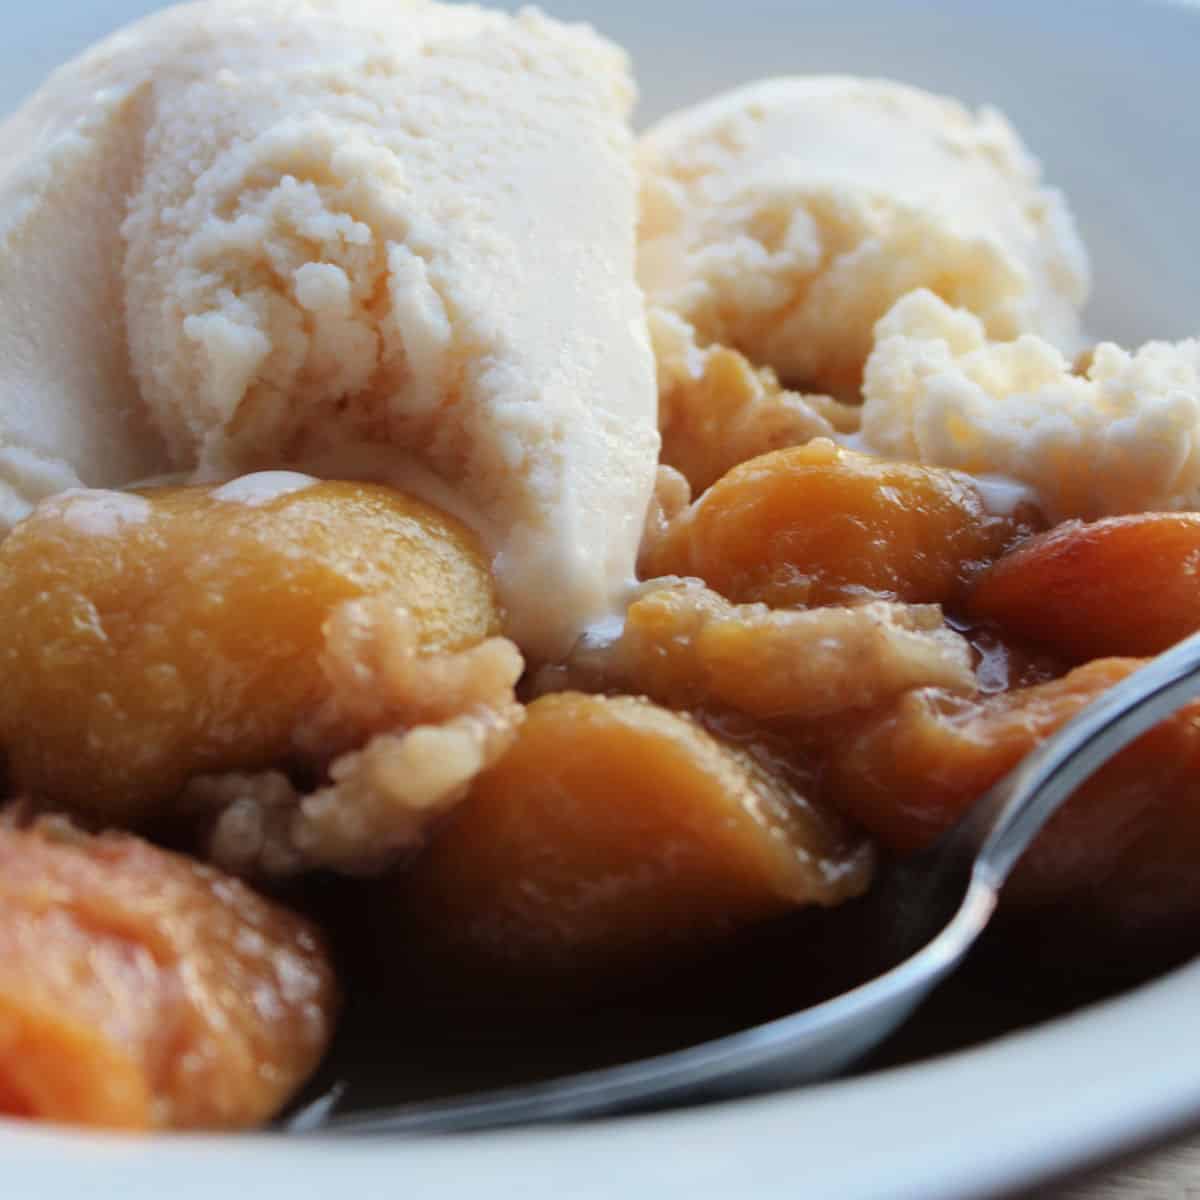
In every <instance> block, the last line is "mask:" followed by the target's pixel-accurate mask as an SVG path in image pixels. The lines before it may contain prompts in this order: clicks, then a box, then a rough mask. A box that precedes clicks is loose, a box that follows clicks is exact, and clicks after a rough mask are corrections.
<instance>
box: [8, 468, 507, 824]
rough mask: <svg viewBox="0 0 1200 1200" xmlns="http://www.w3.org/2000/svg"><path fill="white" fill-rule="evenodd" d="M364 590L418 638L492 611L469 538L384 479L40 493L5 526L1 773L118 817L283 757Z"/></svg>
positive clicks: (325, 690)
mask: <svg viewBox="0 0 1200 1200" xmlns="http://www.w3.org/2000/svg"><path fill="white" fill-rule="evenodd" d="M239 495H241V496H248V497H249V499H238V498H237V497H238V496H239ZM361 598H373V599H378V600H381V601H383V602H386V603H387V604H388V605H390V606H392V607H393V608H394V609H396V610H403V611H404V612H406V613H407V615H408V618H409V619H410V620H411V621H412V622H413V623H414V624H415V628H416V639H417V643H418V649H420V650H421V651H423V652H430V653H435V652H441V651H457V650H459V649H461V648H463V647H467V646H470V645H472V644H474V643H478V642H479V641H480V640H481V639H483V638H485V637H486V636H487V635H489V634H491V633H492V632H494V631H495V629H496V628H497V625H498V611H497V607H496V600H495V597H494V593H493V588H492V580H491V576H490V573H489V570H488V567H487V564H486V563H485V561H484V560H483V558H482V557H481V554H480V550H479V548H478V545H477V543H476V541H475V539H474V537H473V536H472V535H471V534H470V533H468V532H467V530H466V529H464V528H463V527H462V526H461V525H459V524H458V523H457V522H456V521H454V520H452V519H450V518H449V517H446V516H444V515H442V514H441V513H439V512H437V511H436V510H434V509H432V508H430V507H428V506H427V505H424V504H421V503H419V502H417V501H415V500H412V499H410V498H408V497H406V496H404V495H402V494H400V493H398V492H395V491H392V490H391V489H388V488H383V487H373V486H366V485H359V484H344V483H320V484H318V483H316V482H315V481H314V482H313V483H312V484H311V485H310V486H304V487H301V488H300V490H297V491H292V492H290V493H288V494H282V495H277V496H274V498H271V497H270V496H269V495H268V496H267V497H266V498H264V497H263V496H262V495H259V496H257V497H256V496H255V494H254V491H253V489H252V488H250V489H245V490H244V491H241V492H239V491H237V490H231V489H230V488H229V487H228V486H227V487H225V488H221V489H216V490H214V489H210V488H199V487H191V488H180V489H164V490H161V491H156V492H147V493H145V494H144V495H129V494H121V493H113V492H74V493H67V494H65V495H63V496H60V497H58V498H56V499H54V500H51V501H48V502H46V503H44V504H43V505H42V506H41V507H39V508H38V509H37V510H36V511H35V512H34V514H33V515H32V516H31V517H30V518H29V519H28V520H26V521H24V522H23V523H22V524H20V525H19V526H17V528H15V529H14V530H13V531H12V533H11V534H10V535H9V537H8V538H7V539H6V540H5V541H4V542H3V543H0V609H2V610H3V612H4V621H3V623H2V625H0V679H3V684H4V686H3V687H2V688H0V747H3V749H4V750H5V751H6V753H7V756H8V765H9V770H10V782H11V784H12V785H13V786H14V788H16V789H18V790H21V791H24V792H28V793H30V794H32V795H33V796H35V797H40V798H45V799H47V800H49V801H50V802H52V803H53V804H54V805H56V806H65V807H67V808H70V809H72V810H74V811H77V812H80V813H83V814H86V815H88V816H90V817H97V818H100V819H103V820H105V821H110V822H113V823H116V824H128V823H130V822H137V821H139V820H140V819H142V818H143V817H147V816H151V815H153V814H154V813H155V811H156V809H157V808H158V807H159V806H160V805H161V804H163V803H164V802H165V801H167V800H169V799H170V798H171V797H173V796H175V795H176V794H177V793H178V792H179V790H180V789H181V788H182V787H183V785H184V784H185V783H186V782H187V780H188V779H189V777H190V776H192V775H194V774H197V773H216V772H222V771H226V770H256V769H261V768H267V767H275V766H277V765H280V764H282V763H286V762H287V761H288V760H289V756H291V755H293V754H295V753H296V752H297V750H298V742H299V741H300V740H301V735H302V732H303V729H304V726H305V723H306V722H307V721H309V720H310V719H311V718H312V716H313V714H314V713H315V712H316V710H317V709H318V708H319V706H320V704H321V702H322V701H323V700H324V699H325V698H326V697H327V695H328V694H329V690H330V683H329V680H328V679H327V678H326V674H325V670H324V667H323V664H322V661H321V655H322V650H323V648H324V646H325V641H326V638H325V630H326V626H327V624H328V622H329V620H330V618H331V616H332V615H333V614H334V612H335V611H336V610H338V609H339V607H340V606H342V605H344V604H345V603H346V602H350V601H356V600H359V599H361Z"/></svg>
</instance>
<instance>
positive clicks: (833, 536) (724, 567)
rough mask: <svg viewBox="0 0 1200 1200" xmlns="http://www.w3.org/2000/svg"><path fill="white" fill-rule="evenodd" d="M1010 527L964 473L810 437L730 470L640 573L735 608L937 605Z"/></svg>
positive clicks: (1007, 538)
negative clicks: (705, 589)
mask: <svg viewBox="0 0 1200 1200" xmlns="http://www.w3.org/2000/svg"><path fill="white" fill-rule="evenodd" d="M1017 529H1018V525H1017V522H1016V521H1015V520H1013V519H1010V518H1004V517H996V516H992V515H991V514H989V512H988V511H987V509H986V507H985V506H984V502H983V498H982V496H981V494H980V492H979V490H978V488H977V487H976V486H975V485H974V484H973V483H972V481H971V480H970V479H968V478H967V477H966V476H964V475H960V474H957V473H956V472H953V471H946V470H940V469H938V468H934V467H919V466H914V465H912V464H909V463H896V462H884V461H881V460H878V459H874V458H870V457H868V456H867V455H863V454H857V453H855V452H853V451H850V450H846V449H843V448H842V447H839V446H836V445H835V444H834V443H833V442H831V441H827V440H825V439H819V440H817V441H814V442H810V443H809V444H808V445H807V446H797V447H793V448H792V449H789V450H780V451H777V452H775V453H773V454H766V455H763V456H762V457H761V458H756V459H752V460H751V461H750V462H746V463H743V464H742V465H741V466H739V467H736V468H735V469H734V470H732V471H730V472H729V474H728V475H726V476H725V477H724V478H723V479H721V480H720V481H719V482H718V483H715V484H714V485H713V486H712V487H711V488H710V489H709V490H708V491H707V492H706V493H705V494H704V495H703V496H701V497H700V499H699V500H697V501H696V503H695V504H694V505H692V507H691V508H690V509H689V510H687V512H685V513H684V514H683V516H682V517H680V518H679V519H678V520H677V521H676V522H675V523H674V524H673V525H672V527H671V528H670V529H669V530H668V531H667V533H666V534H665V536H664V537H662V538H661V539H660V540H659V542H658V544H657V546H656V548H655V551H654V553H653V554H652V555H650V557H649V560H648V561H647V563H646V564H645V565H646V567H647V568H648V572H647V573H648V574H651V575H688V576H699V578H701V579H703V580H704V581H705V583H707V584H708V585H709V587H711V588H713V589H715V590H716V591H718V592H720V593H721V594H722V595H723V596H726V597H727V598H728V599H730V600H734V601H738V602H740V603H745V602H752V601H763V602H764V603H767V604H770V605H772V606H775V607H785V606H792V605H810V606H816V605H822V604H845V603H853V602H855V601H857V600H860V599H862V598H863V596H864V595H876V596H885V597H889V598H894V599H898V600H903V601H907V602H910V603H945V602H948V601H952V600H954V599H956V598H957V597H958V596H959V595H960V593H961V591H962V589H963V585H964V581H965V580H967V579H968V578H969V577H970V576H971V575H972V574H973V573H974V572H975V571H977V570H978V569H979V567H980V566H981V565H982V564H984V563H987V562H989V561H990V560H992V559H994V558H995V557H996V556H997V555H999V554H1000V552H1001V551H1002V550H1003V549H1004V548H1005V546H1006V545H1007V544H1009V543H1010V542H1011V541H1012V540H1013V538H1014V537H1015V536H1016V534H1017Z"/></svg>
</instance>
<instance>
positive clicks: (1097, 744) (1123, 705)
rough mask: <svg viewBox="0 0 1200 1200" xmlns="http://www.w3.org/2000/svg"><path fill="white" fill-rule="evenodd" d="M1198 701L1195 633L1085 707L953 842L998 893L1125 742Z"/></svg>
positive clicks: (993, 794)
mask: <svg viewBox="0 0 1200 1200" xmlns="http://www.w3.org/2000/svg"><path fill="white" fill-rule="evenodd" d="M1197 697H1200V633H1195V634H1193V635H1192V636H1191V637H1189V638H1187V639H1185V640H1184V641H1182V642H1180V643H1179V644H1178V645H1176V646H1174V647H1172V648H1171V649H1170V650H1168V651H1166V653H1164V654H1160V655H1159V656H1158V657H1157V658H1155V659H1152V660H1151V661H1150V662H1148V663H1147V664H1146V665H1145V666H1144V667H1142V668H1141V669H1140V670H1138V671H1135V672H1134V673H1133V674H1132V675H1130V676H1129V677H1128V678H1127V679H1123V680H1122V681H1121V682H1120V683H1119V684H1117V685H1116V687H1114V688H1111V689H1110V690H1109V691H1107V692H1105V694H1104V695H1103V696H1101V697H1100V699H1099V700H1096V701H1095V702H1094V703H1092V704H1090V705H1088V707H1087V708H1085V709H1084V710H1083V711H1082V712H1080V713H1079V714H1077V715H1076V716H1075V717H1074V718H1073V719H1072V720H1071V721H1069V722H1068V723H1067V724H1066V725H1064V726H1063V728H1062V729H1061V730H1059V732H1058V733H1057V734H1056V735H1055V736H1054V737H1052V738H1050V739H1049V740H1048V741H1047V742H1045V743H1044V744H1043V745H1042V746H1041V747H1040V748H1039V749H1037V750H1035V751H1034V752H1033V753H1032V754H1030V755H1029V756H1028V757H1027V758H1026V759H1025V760H1024V762H1022V763H1021V765H1020V766H1019V767H1018V768H1017V769H1016V770H1015V771H1013V772H1012V774H1010V775H1009V776H1007V777H1006V778H1005V779H1003V780H1001V782H1000V783H998V784H997V785H996V786H995V787H994V788H992V790H991V791H990V792H988V793H987V794H986V795H985V796H983V797H982V799H980V800H979V801H978V802H977V803H976V804H975V805H974V806H973V808H972V809H971V811H970V813H969V814H968V815H967V817H966V818H965V819H964V821H963V823H962V824H961V825H960V826H959V827H958V829H957V830H956V831H955V833H954V834H953V835H952V837H953V840H954V842H955V843H957V845H956V847H955V848H956V849H957V850H958V851H960V852H961V853H963V854H965V855H968V856H970V857H973V858H975V860H976V865H975V873H976V876H977V877H982V878H983V879H984V880H985V881H986V882H988V883H989V884H991V885H992V886H994V887H996V888H999V887H1000V885H1001V884H1003V883H1004V881H1005V880H1006V879H1007V878H1008V876H1009V873H1010V872H1011V871H1012V869H1013V867H1014V866H1015V865H1016V863H1017V860H1018V859H1019V858H1020V857H1021V855H1022V854H1024V853H1025V851H1026V850H1027V849H1028V847H1029V844H1030V843H1031V842H1032V841H1033V839H1034V838H1035V837H1036V836H1037V835H1038V833H1039V832H1040V831H1041V829H1042V827H1043V826H1044V825H1045V824H1046V822H1047V821H1049V820H1050V818H1051V817H1052V816H1053V815H1054V814H1055V813H1056V812H1057V811H1058V810H1059V808H1061V807H1062V805H1063V803H1064V802H1065V801H1066V800H1067V799H1068V797H1070V796H1071V795H1072V793H1074V792H1075V791H1076V790H1077V789H1078V788H1079V787H1080V785H1082V784H1083V783H1085V782H1086V781H1087V780H1088V779H1089V778H1091V776H1092V775H1093V774H1095V772H1096V771H1098V770H1099V769H1100V768H1101V767H1102V766H1104V764H1105V763H1106V762H1108V761H1109V760H1110V759H1112V758H1113V757H1115V756H1116V755H1117V754H1119V753H1120V751H1121V750H1123V749H1124V748H1125V747H1126V746H1128V745H1129V743H1130V742H1133V741H1136V739H1137V738H1139V737H1140V736H1141V735H1142V734H1143V733H1145V732H1147V730H1149V729H1152V728H1153V727H1154V726H1155V725H1157V724H1158V723H1159V722H1160V721H1162V720H1164V719H1165V718H1167V717H1169V716H1171V715H1172V714H1173V713H1175V712H1177V711H1178V710H1179V709H1180V708H1182V707H1183V706H1184V705H1185V704H1187V703H1188V702H1189V701H1190V700H1194V699H1196V698H1197Z"/></svg>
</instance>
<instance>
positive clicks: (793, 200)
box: [640, 76, 1088, 392]
mask: <svg viewBox="0 0 1200 1200" xmlns="http://www.w3.org/2000/svg"><path fill="white" fill-rule="evenodd" d="M641 157H642V168H643V177H644V188H643V192H644V195H643V229H642V245H641V262H640V270H641V276H642V280H643V283H644V285H645V287H646V289H647V292H648V294H649V296H650V298H651V300H652V302H653V303H655V304H660V305H662V306H663V307H666V308H668V309H670V310H672V311H674V312H676V313H678V314H679V315H680V316H682V317H684V318H685V319H687V320H689V321H691V322H692V323H693V324H695V325H696V327H697V329H698V331H699V333H700V335H701V338H702V339H703V340H705V341H716V342H724V343H726V344H729V345H733V346H735V347H737V348H738V349H740V350H742V351H744V352H745V353H747V354H748V355H749V356H750V357H751V358H752V359H754V360H755V361H756V362H758V363H760V364H765V365H770V366H773V367H775V368H776V369H777V370H778V371H779V372H780V374H781V375H782V376H783V377H784V378H785V381H787V382H789V383H791V384H794V385H797V386H804V387H808V388H812V389H827V390H832V391H842V392H844V391H848V390H852V389H853V388H854V387H856V385H857V382H858V373H859V371H860V370H861V367H862V363H863V361H864V359H865V358H866V355H867V353H868V352H869V349H870V343H871V329H872V326H873V325H874V323H875V321H876V320H877V319H878V318H879V317H881V316H882V315H883V313H884V312H885V311H886V310H887V308H888V307H889V306H890V304H891V303H892V302H893V301H894V300H896V299H897V298H898V297H900V296H901V295H903V294H904V293H905V292H908V291H910V290H912V289H913V288H916V287H921V286H928V287H932V288H935V289H936V290H938V291H939V292H940V293H942V294H943V295H945V296H946V297H947V298H948V299H950V300H952V301H953V302H955V303H957V304H962V305H963V306H965V307H968V308H970V309H971V310H972V311H974V312H976V313H978V314H979V315H980V316H981V317H982V318H983V319H984V320H985V322H986V324H987V326H988V330H989V332H990V333H991V334H992V335H993V336H996V337H1012V336H1015V335H1016V334H1018V333H1022V332H1037V333H1039V334H1042V335H1043V336H1046V337H1047V338H1049V339H1050V340H1052V341H1054V342H1056V343H1060V344H1063V345H1065V346H1070V345H1071V344H1072V343H1073V342H1074V340H1075V339H1076V337H1077V334H1078V317H1077V313H1078V309H1079V308H1080V307H1081V306H1082V304H1083V302H1084V300H1085V299H1086V296H1087V291H1088V264H1087V258H1086V254H1085V252H1084V249H1083V245H1082V243H1081V241H1080V239H1079V237H1078V235H1077V233H1076V231H1075V227H1074V224H1073V222H1072V220H1071V217H1070V214H1069V213H1068V211H1067V209H1066V206H1065V203H1064V202H1063V200H1062V198H1061V197H1060V196H1059V194H1058V193H1057V192H1055V191H1053V190H1050V189H1046V188H1044V187H1042V186H1041V184H1040V178H1039V168H1038V165H1037V163H1036V161H1035V160H1034V159H1033V158H1032V157H1031V156H1030V154H1029V153H1028V152H1027V151H1026V149H1025V148H1024V146H1023V145H1022V144H1021V142H1020V139H1019V138H1018V137H1017V135H1016V133H1015V132H1014V130H1013V129H1012V127H1011V126H1010V125H1009V124H1008V122H1007V121H1006V120H1005V119H1004V117H1003V116H1002V115H1001V114H1000V113H998V112H996V111H994V110H991V109H983V110H981V111H980V112H979V113H978V114H976V113H972V112H970V111H969V110H968V109H966V108H965V107H963V106H962V105H960V104H958V103H957V102H955V101H953V100H947V99H943V98H941V97H938V96H933V95H930V94H929V93H926V92H922V91H919V90H918V89H915V88H911V87H907V86H904V85H901V84H897V83H890V82H886V81H882V80H872V79H855V78H849V77H843V76H808V77H803V78H781V79H774V80H767V81H764V82H761V83H755V84H751V85H749V86H747V87H744V88H740V89H738V90H736V91H733V92H730V93H727V94H725V95H722V96H718V97H716V98H714V99H712V100H710V101H707V102H706V103H703V104H700V105H697V106H695V107H694V108H690V109H685V110H683V111H682V112H680V113H677V114H676V115H674V116H672V117H668V118H667V119H666V120H665V121H663V122H662V123H661V124H659V125H657V126H655V127H654V128H652V129H651V130H650V131H649V132H648V133H647V135H646V136H645V138H644V139H643V142H642V153H641Z"/></svg>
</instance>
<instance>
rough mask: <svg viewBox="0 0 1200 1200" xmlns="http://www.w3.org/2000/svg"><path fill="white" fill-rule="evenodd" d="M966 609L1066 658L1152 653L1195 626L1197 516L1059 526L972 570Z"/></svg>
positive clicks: (1199, 558)
mask: <svg viewBox="0 0 1200 1200" xmlns="http://www.w3.org/2000/svg"><path fill="white" fill-rule="evenodd" d="M969 608H970V612H971V615H972V616H973V617H976V618H979V619H985V620H991V621H994V622H995V623H996V624H997V625H998V626H999V627H1000V628H1001V629H1002V630H1003V631H1004V632H1005V633H1009V634H1012V635H1014V636H1017V637H1020V638H1023V639H1025V640H1026V641H1029V642H1031V643H1033V644H1035V645H1041V646H1046V647H1049V648H1051V649H1053V650H1054V651H1055V653H1057V654H1060V655H1062V656H1063V657H1064V658H1067V659H1069V660H1070V661H1072V662H1087V661H1088V660H1089V659H1093V658H1104V657H1108V656H1110V655H1130V656H1143V655H1153V654H1159V653H1161V652H1162V651H1163V650H1166V649H1168V648H1169V647H1170V646H1173V645H1174V644H1175V643H1176V642H1178V641H1180V640H1181V639H1182V638H1185V637H1187V636H1188V634H1190V633H1194V632H1195V631H1196V630H1197V629H1200V513H1144V514H1140V515H1138V516H1131V517H1112V518H1110V519H1108V520H1105V521H1096V522H1093V523H1092V524H1088V525H1085V524H1083V523H1082V522H1079V521H1070V522H1068V523H1067V524H1065V525H1060V526H1059V527H1058V528H1057V529H1054V530H1052V531H1051V532H1050V533H1047V534H1043V535H1042V536H1041V537H1035V538H1031V539H1030V540H1029V541H1027V542H1024V543H1022V544H1021V545H1020V546H1018V547H1017V548H1016V549H1015V550H1012V551H1011V552H1010V553H1008V554H1006V555H1005V556H1004V557H1003V558H1001V559H1000V560H999V561H998V562H996V563H995V564H994V565H993V566H992V567H991V568H990V569H989V570H988V571H986V572H985V573H984V574H983V575H981V576H980V578H979V579H978V581H977V582H976V584H975V587H974V590H973V591H972V593H971V597H970V601H969Z"/></svg>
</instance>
